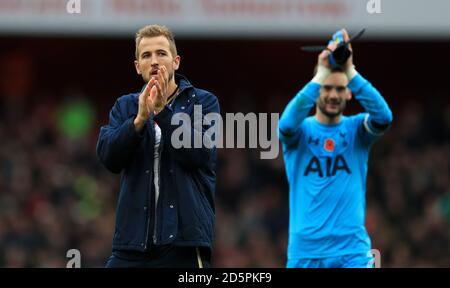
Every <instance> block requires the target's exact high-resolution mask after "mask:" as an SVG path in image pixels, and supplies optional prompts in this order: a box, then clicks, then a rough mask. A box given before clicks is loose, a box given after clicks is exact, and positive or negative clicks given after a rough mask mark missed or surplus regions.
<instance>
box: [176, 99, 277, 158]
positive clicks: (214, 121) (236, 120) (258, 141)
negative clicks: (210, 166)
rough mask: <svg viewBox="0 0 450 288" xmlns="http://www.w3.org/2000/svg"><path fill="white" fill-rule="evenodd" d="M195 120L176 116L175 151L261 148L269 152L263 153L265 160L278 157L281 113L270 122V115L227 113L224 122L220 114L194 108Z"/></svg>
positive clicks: (197, 106) (271, 118)
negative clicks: (181, 149) (278, 132)
mask: <svg viewBox="0 0 450 288" xmlns="http://www.w3.org/2000/svg"><path fill="white" fill-rule="evenodd" d="M193 118H194V119H191V115H189V114H187V113H181V112H180V113H175V114H174V115H173V117H172V119H171V124H172V125H174V126H177V128H175V129H174V131H173V133H172V136H171V139H170V141H171V144H172V147H173V148H175V149H180V148H207V149H211V148H261V149H263V150H267V151H261V152H260V157H261V159H275V158H277V157H278V154H279V141H278V134H277V129H278V122H279V114H278V113H271V114H270V119H269V115H268V114H267V113H259V114H258V115H257V114H255V113H248V114H246V115H244V114H243V113H236V114H234V113H226V114H225V121H224V120H223V118H222V116H221V115H220V114H219V113H208V114H206V115H203V113H202V105H194V113H193ZM224 123H225V126H226V127H225V137H223V135H224V134H223V132H224V129H223V125H224ZM235 126H236V129H235ZM269 126H270V127H269ZM247 127H248V130H247V129H246V128H247ZM246 131H248V133H246ZM246 135H248V137H246ZM224 138H225V143H224V140H223V139H224ZM247 144H248V145H247ZM258 145H259V147H258Z"/></svg>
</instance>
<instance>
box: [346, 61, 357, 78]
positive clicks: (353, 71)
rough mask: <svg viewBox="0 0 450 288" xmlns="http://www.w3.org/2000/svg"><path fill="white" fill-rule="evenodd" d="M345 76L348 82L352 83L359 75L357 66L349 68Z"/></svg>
mask: <svg viewBox="0 0 450 288" xmlns="http://www.w3.org/2000/svg"><path fill="white" fill-rule="evenodd" d="M345 74H346V75H347V78H348V81H352V79H353V78H354V77H355V76H356V75H357V74H358V71H356V69H355V65H352V66H351V67H349V68H347V69H346V70H345Z"/></svg>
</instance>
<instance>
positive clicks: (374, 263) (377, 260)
mask: <svg viewBox="0 0 450 288" xmlns="http://www.w3.org/2000/svg"><path fill="white" fill-rule="evenodd" d="M367 256H368V257H372V259H371V260H370V261H369V262H368V263H367V268H381V253H380V250H378V249H372V250H370V251H369V252H367Z"/></svg>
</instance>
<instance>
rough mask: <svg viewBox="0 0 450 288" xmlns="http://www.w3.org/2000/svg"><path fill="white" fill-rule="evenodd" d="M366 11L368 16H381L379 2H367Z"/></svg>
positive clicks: (373, 0)
mask: <svg viewBox="0 0 450 288" xmlns="http://www.w3.org/2000/svg"><path fill="white" fill-rule="evenodd" d="M366 9H367V13H369V14H381V13H382V12H381V0H369V1H368V2H367V5H366Z"/></svg>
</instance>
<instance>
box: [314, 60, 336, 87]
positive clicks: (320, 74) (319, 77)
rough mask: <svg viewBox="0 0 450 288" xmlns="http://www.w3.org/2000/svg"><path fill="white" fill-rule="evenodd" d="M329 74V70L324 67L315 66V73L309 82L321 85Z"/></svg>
mask: <svg viewBox="0 0 450 288" xmlns="http://www.w3.org/2000/svg"><path fill="white" fill-rule="evenodd" d="M330 74H331V70H330V69H329V68H327V67H325V66H322V65H319V66H317V72H316V75H315V76H314V78H313V79H312V80H311V81H312V82H314V83H317V84H320V85H322V84H323V82H324V81H325V79H327V77H328V76H329V75H330Z"/></svg>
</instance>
